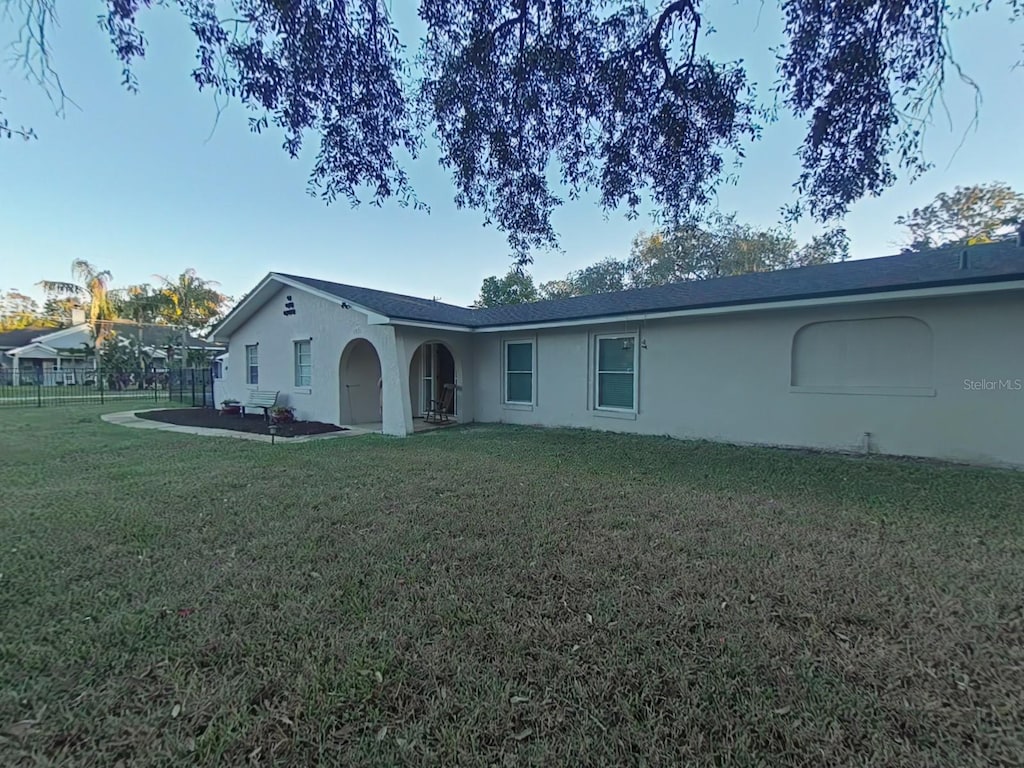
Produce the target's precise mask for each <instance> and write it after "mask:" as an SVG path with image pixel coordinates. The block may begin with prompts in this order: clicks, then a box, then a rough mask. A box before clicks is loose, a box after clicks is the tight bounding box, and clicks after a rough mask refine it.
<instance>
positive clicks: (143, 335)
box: [0, 320, 223, 386]
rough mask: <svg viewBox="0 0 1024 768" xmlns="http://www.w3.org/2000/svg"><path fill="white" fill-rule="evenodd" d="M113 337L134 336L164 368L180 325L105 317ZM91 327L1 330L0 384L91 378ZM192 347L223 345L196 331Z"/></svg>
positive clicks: (211, 351)
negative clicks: (209, 340) (210, 340)
mask: <svg viewBox="0 0 1024 768" xmlns="http://www.w3.org/2000/svg"><path fill="white" fill-rule="evenodd" d="M104 326H105V327H106V328H107V331H108V333H109V334H110V336H109V337H108V338H110V339H132V341H133V343H137V344H139V345H140V348H141V350H142V351H143V352H144V353H145V355H146V357H147V358H148V359H149V360H150V361H151V362H150V363H149V366H148V367H149V368H150V369H153V370H162V369H163V368H165V367H166V361H167V359H168V356H169V355H179V354H180V350H181V330H180V329H178V328H174V327H171V326H166V327H165V326H155V325H149V326H139V325H137V324H135V323H131V322H125V321H119V320H114V321H107V322H104ZM93 346H94V345H93V332H92V328H91V326H90V325H89V324H88V323H87V322H85V321H80V322H76V323H74V324H73V325H70V326H68V327H66V328H60V329H54V328H25V329H22V330H18V331H8V332H6V333H0V384H8V385H11V384H13V385H15V386H17V385H19V384H43V385H46V386H52V385H60V384H83V383H92V382H95V380H96V373H95V372H96V370H97V367H98V361H97V360H96V356H95V354H94V351H93ZM188 349H189V350H190V352H196V351H201V352H203V353H204V354H206V355H210V356H212V355H215V354H216V353H217V352H219V351H222V350H223V347H222V346H218V345H216V344H212V343H210V342H208V341H205V340H204V339H199V338H196V337H194V336H192V335H189V337H188Z"/></svg>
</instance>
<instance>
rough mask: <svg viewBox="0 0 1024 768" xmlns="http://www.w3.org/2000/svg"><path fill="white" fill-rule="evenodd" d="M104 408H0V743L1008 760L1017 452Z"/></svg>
mask: <svg viewBox="0 0 1024 768" xmlns="http://www.w3.org/2000/svg"><path fill="white" fill-rule="evenodd" d="M102 410H104V409H102V408H100V407H93V406H89V407H83V408H81V409H77V410H74V409H56V408H55V409H38V410H36V409H25V410H18V411H14V410H9V411H5V412H2V413H0V439H2V441H3V442H2V447H0V488H2V494H3V496H2V498H3V502H2V506H0V546H2V550H0V616H2V617H3V620H2V622H0V732H3V733H4V736H2V737H0V764H3V765H62V766H64V765H103V766H113V765H124V766H128V765H130V766H170V765H182V764H201V765H218V766H219V765H242V764H246V765H252V764H256V765H273V764H277V765H285V764H288V765H312V764H315V763H318V762H319V763H326V764H339V765H340V764H344V765H439V766H440V765H454V764H466V765H469V764H474V765H475V764H480V765H513V764H516V765H526V764H528V765H556V764H573V765H607V764H633V765H682V764H687V763H690V764H693V763H700V764H706V765H723V766H724V765H729V766H755V765H772V766H787V765H789V766H797V765H808V764H814V765H840V764H842V765H880V764H887V765H921V766H925V765H950V766H953V765H955V766H972V765H979V766H980V765H1019V764H1020V760H1021V755H1024V697H1022V696H1021V691H1022V690H1024V655H1022V650H1021V649H1022V647H1024V609H1022V598H1021V595H1022V594H1024V474H1022V473H1012V472H999V471H984V470H977V469H969V468H962V467H947V466H935V465H930V464H926V463H916V462H907V461H890V460H880V459H872V460H867V459H856V458H843V457H835V456H825V455H804V454H799V453H793V452H784V451H773V450H760V449H745V448H735V447H728V446H719V445H711V444H704V443H686V442H677V441H671V440H666V439H657V438H636V437H627V436H616V435H609V434H599V433H589V432H577V431H559V430H550V431H541V430H530V429H520V428H511V427H487V426H482V427H467V428H455V429H450V430H441V431H437V432H433V433H429V434H424V435H420V436H416V437H413V438H409V439H406V440H394V439H387V438H378V437H360V438H349V439H341V440H329V441H323V442H313V443H308V444H305V445H296V446H270V445H266V444H263V443H251V442H244V441H237V440H230V439H219V438H200V437H192V436H185V435H177V434H170V433H164V432H157V431H152V430H131V429H127V428H124V427H118V426H113V425H108V424H105V423H101V422H100V421H99V420H98V418H97V414H98V413H100V412H101V411H102ZM105 410H116V406H107V408H106V409H105Z"/></svg>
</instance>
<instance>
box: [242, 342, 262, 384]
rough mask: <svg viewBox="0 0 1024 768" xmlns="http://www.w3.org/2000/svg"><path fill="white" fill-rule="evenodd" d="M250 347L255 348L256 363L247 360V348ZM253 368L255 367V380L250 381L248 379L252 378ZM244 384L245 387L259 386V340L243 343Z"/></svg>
mask: <svg viewBox="0 0 1024 768" xmlns="http://www.w3.org/2000/svg"><path fill="white" fill-rule="evenodd" d="M250 349H254V350H256V365H253V364H252V363H251V362H249V350H250ZM253 368H255V369H256V381H251V380H250V379H251V378H252V369H253ZM245 385H246V386H247V387H259V385H260V344H259V342H256V343H255V344H246V345H245Z"/></svg>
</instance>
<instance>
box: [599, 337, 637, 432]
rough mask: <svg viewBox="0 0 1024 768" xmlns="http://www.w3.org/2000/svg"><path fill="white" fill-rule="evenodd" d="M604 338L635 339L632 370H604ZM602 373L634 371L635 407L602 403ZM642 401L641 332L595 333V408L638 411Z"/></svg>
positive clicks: (622, 411) (613, 410)
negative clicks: (602, 342)
mask: <svg viewBox="0 0 1024 768" xmlns="http://www.w3.org/2000/svg"><path fill="white" fill-rule="evenodd" d="M602 339H632V340H633V370H632V371H602V370H601V369H600V365H601V340H602ZM602 373H632V374H633V407H632V408H617V407H614V406H610V405H601V400H600V397H601V374H602ZM639 402H640V334H639V333H637V332H636V331H625V332H619V333H596V334H594V410H595V411H610V412H612V413H637V412H638V409H639Z"/></svg>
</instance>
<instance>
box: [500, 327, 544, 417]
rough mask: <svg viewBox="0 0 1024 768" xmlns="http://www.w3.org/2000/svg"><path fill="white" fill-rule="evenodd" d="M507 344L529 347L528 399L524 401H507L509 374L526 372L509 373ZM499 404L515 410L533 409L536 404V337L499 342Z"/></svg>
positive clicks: (522, 337) (523, 337)
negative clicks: (517, 408)
mask: <svg viewBox="0 0 1024 768" xmlns="http://www.w3.org/2000/svg"><path fill="white" fill-rule="evenodd" d="M509 344H529V345H530V399H529V401H526V400H509V399H508V375H509V373H518V374H523V373H526V371H509V370H508V345H509ZM501 404H502V405H503V406H505V407H509V406H512V407H513V409H515V407H516V406H518V407H519V408H524V406H525V407H529V408H530V409H532V408H533V406H535V405H536V404H537V337H536V336H518V337H515V336H513V337H511V338H508V339H502V340H501Z"/></svg>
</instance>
